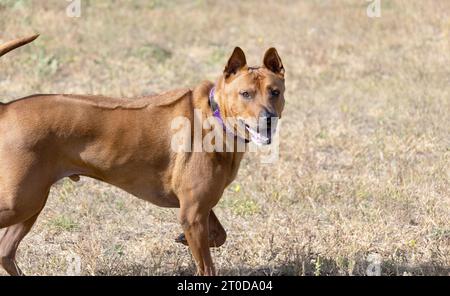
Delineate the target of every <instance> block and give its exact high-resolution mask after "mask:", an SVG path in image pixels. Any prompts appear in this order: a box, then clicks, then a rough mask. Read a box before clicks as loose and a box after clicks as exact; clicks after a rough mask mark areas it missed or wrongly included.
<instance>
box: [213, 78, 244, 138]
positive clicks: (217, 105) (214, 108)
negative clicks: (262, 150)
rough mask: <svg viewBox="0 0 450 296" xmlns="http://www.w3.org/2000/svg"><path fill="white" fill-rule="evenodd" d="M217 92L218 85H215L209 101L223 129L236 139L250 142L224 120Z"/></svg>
mask: <svg viewBox="0 0 450 296" xmlns="http://www.w3.org/2000/svg"><path fill="white" fill-rule="evenodd" d="M215 93H216V87H215V86H213V87H212V88H211V90H210V91H209V96H208V102H209V107H210V108H211V111H212V113H213V116H214V118H216V119H217V120H218V121H219V123H220V124H221V125H222V127H223V130H224V131H225V133H226V134H228V135H229V136H231V137H234V138H235V140H236V141H244V142H245V143H249V142H250V141H249V140H247V139H245V138H242V137H241V136H239V135H237V134H236V133H235V132H234V131H233V130H232V129H231V128H229V127H228V125H227V124H226V122H225V121H224V119H223V118H222V115H221V113H220V106H219V104H218V103H217V102H216V100H215V98H214V95H215Z"/></svg>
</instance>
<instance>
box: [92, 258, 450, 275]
mask: <svg viewBox="0 0 450 296" xmlns="http://www.w3.org/2000/svg"><path fill="white" fill-rule="evenodd" d="M317 258H319V257H317V256H305V257H304V259H301V260H292V261H286V262H284V263H280V264H273V265H267V266H258V267H255V268H252V267H248V266H231V267H229V268H220V269H218V273H219V275H223V276H318V275H320V276H348V275H354V276H365V275H367V269H368V267H369V264H370V263H369V262H367V261H366V260H362V259H358V260H353V261H352V260H339V262H338V261H336V260H333V259H327V258H319V259H317ZM158 265H159V264H158ZM195 270H196V269H195V266H194V265H193V264H191V265H189V266H188V267H185V266H184V267H182V266H177V267H175V268H173V269H169V267H168V266H166V267H162V266H155V265H152V264H148V265H147V264H137V263H135V264H127V263H125V262H120V263H118V264H117V265H115V266H114V267H113V268H111V266H109V267H105V268H99V269H97V270H96V272H95V274H96V275H136V276H147V275H156V276H190V275H194V274H195ZM379 270H380V271H381V275H382V276H402V275H414V276H418V275H424V276H432V275H433V276H450V266H441V265H438V264H436V263H433V262H424V263H420V264H417V265H410V264H402V263H398V262H395V261H394V260H384V261H382V262H381V265H380V269H379ZM374 271H375V270H374Z"/></svg>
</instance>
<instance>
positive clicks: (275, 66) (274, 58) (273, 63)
mask: <svg viewBox="0 0 450 296" xmlns="http://www.w3.org/2000/svg"><path fill="white" fill-rule="evenodd" d="M264 66H265V67H266V68H267V69H269V70H270V71H272V72H273V73H275V74H280V75H283V76H284V67H283V63H282V62H281V58H280V56H279V55H278V52H277V50H276V49H275V48H273V47H271V48H269V49H268V50H267V51H266V53H265V54H264Z"/></svg>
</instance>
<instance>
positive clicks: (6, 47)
mask: <svg viewBox="0 0 450 296" xmlns="http://www.w3.org/2000/svg"><path fill="white" fill-rule="evenodd" d="M38 37H39V34H36V35H33V36H30V37H25V38H20V39H16V40H12V41H9V42H7V43H5V44H3V45H0V57H1V56H2V55H5V54H7V53H8V52H10V51H11V50H13V49H16V48H18V47H21V46H23V45H25V44H28V43H30V42H32V41H33V40H35V39H36V38H38Z"/></svg>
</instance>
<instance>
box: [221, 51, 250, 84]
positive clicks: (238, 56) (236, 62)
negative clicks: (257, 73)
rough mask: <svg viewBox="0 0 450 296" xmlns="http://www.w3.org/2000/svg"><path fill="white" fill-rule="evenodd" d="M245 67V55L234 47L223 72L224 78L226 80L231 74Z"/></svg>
mask: <svg viewBox="0 0 450 296" xmlns="http://www.w3.org/2000/svg"><path fill="white" fill-rule="evenodd" d="M246 65H247V61H246V59H245V54H244V52H243V51H242V49H241V48H240V47H236V48H235V49H234V51H233V54H232V55H231V57H230V59H229V60H228V63H227V65H226V67H225V70H223V74H224V75H225V78H228V77H229V76H230V75H232V74H236V73H237V71H238V70H239V69H241V68H243V67H245V66H246Z"/></svg>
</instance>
